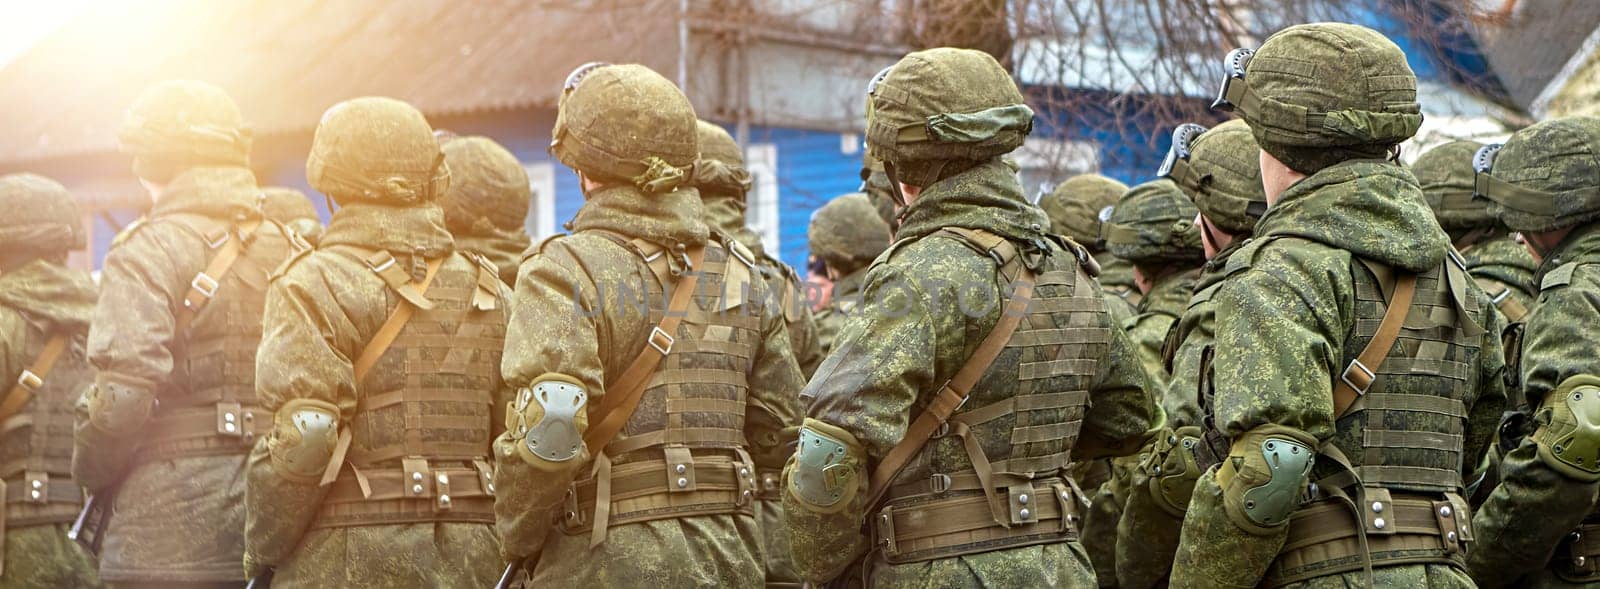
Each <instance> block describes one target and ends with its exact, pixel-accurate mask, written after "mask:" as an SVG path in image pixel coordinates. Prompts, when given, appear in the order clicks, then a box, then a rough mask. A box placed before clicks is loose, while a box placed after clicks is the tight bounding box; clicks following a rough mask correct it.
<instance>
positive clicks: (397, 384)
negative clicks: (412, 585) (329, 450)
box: [312, 245, 506, 528]
mask: <svg viewBox="0 0 1600 589" xmlns="http://www.w3.org/2000/svg"><path fill="white" fill-rule="evenodd" d="M329 250H330V251H333V252H336V253H339V254H341V255H347V256H350V257H352V258H355V259H357V260H359V261H360V262H362V263H363V264H365V265H366V266H367V267H368V268H370V269H371V270H372V271H373V272H374V273H375V274H377V277H378V278H379V279H381V280H383V281H384V283H385V284H386V285H387V286H388V287H389V290H388V299H389V301H388V304H387V305H386V308H387V309H388V310H389V311H390V313H391V314H392V313H394V312H395V310H396V309H397V308H398V307H399V305H403V304H411V303H408V302H407V300H408V299H410V298H411V297H414V296H418V295H419V294H420V296H422V297H424V298H426V301H427V303H428V306H430V307H431V308H415V309H414V312H413V314H412V316H411V318H410V319H409V320H408V321H406V322H405V323H404V325H403V326H401V328H400V330H399V332H398V335H396V336H395V337H394V339H393V341H392V343H390V344H389V345H388V347H387V349H384V350H383V353H382V355H381V356H379V357H378V359H377V362H376V364H374V365H373V368H372V369H371V370H370V371H368V372H367V373H366V374H365V376H364V378H362V379H361V380H360V381H359V382H357V383H356V396H357V399H356V410H355V413H354V414H353V415H351V417H350V419H349V420H348V421H346V422H345V423H343V424H341V428H340V429H341V438H340V446H346V445H347V447H348V451H347V452H343V453H340V452H336V453H335V456H334V459H333V460H334V465H333V467H332V468H334V469H337V473H338V474H337V478H336V479H335V480H334V481H333V485H332V489H331V490H330V491H329V493H328V495H327V498H326V499H325V500H324V501H323V505H322V508H321V511H319V512H318V516H317V518H316V520H315V521H314V523H313V524H312V525H313V527H314V528H333V527H349V526H372V525H388V524H405V523H421V522H471V523H484V524H493V523H494V486H493V485H492V484H491V482H490V481H491V479H492V475H493V471H491V470H490V468H489V457H490V455H491V453H492V450H491V447H490V444H491V443H492V442H493V437H494V426H493V424H492V422H493V418H492V414H493V405H494V403H495V395H494V393H495V391H499V390H501V389H502V385H501V381H500V356H501V351H502V350H503V349H504V345H505V335H506V314H505V309H504V304H503V301H502V300H501V292H502V291H501V289H502V288H503V286H502V285H503V283H501V282H500V279H499V277H498V275H497V274H496V272H495V267H494V265H493V264H492V263H489V262H488V261H487V260H486V259H483V258H481V257H478V256H475V255H474V256H470V257H469V256H467V255H464V254H461V255H456V254H452V255H451V256H448V257H446V258H445V259H444V260H443V261H442V262H439V263H438V266H437V267H438V269H437V272H436V273H435V275H434V277H433V280H432V282H431V283H429V284H428V286H427V289H426V291H425V292H420V293H418V292H417V289H416V288H415V287H413V286H409V285H408V283H409V282H410V281H411V280H413V279H415V278H417V275H418V274H421V273H422V272H419V270H420V268H416V267H413V268H410V269H407V268H406V267H405V266H406V265H407V264H405V263H402V262H401V261H399V260H397V259H396V258H395V257H394V256H393V255H392V254H390V253H389V252H387V251H381V250H379V251H368V250H360V249H357V248H354V247H351V246H346V245H339V246H334V247H331V248H329ZM408 257H409V256H408ZM411 261H412V262H420V257H418V258H415V259H412V260H411ZM411 265H412V266H416V265H417V264H411ZM403 289H404V290H403ZM369 312H370V311H369ZM391 316H392V315H391ZM379 339H380V338H376V337H375V338H374V340H373V342H369V343H368V345H369V346H372V345H382V344H381V343H379V342H378V340H379Z"/></svg>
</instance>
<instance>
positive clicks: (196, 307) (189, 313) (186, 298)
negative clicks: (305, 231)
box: [177, 219, 261, 334]
mask: <svg viewBox="0 0 1600 589" xmlns="http://www.w3.org/2000/svg"><path fill="white" fill-rule="evenodd" d="M260 226H261V220H260V219H254V220H250V221H245V222H244V223H240V224H239V225H238V226H237V229H238V231H234V232H224V233H223V234H222V235H220V236H218V237H217V238H216V239H222V240H225V241H223V243H221V244H216V242H215V241H212V238H211V237H205V239H206V240H208V241H210V243H208V244H207V245H211V247H213V248H216V250H217V255H215V256H212V257H211V261H210V262H208V263H207V264H206V268H205V270H201V271H200V273H199V274H196V275H194V278H192V279H190V280H189V290H188V291H186V292H185V293H184V294H183V308H181V309H178V317H177V333H179V334H182V333H183V332H185V331H187V330H188V329H189V323H190V322H193V321H194V316H195V315H198V314H199V313H200V309H203V308H205V306H206V303H209V302H211V299H212V298H213V297H215V296H217V288H218V287H220V286H221V285H222V279H223V278H226V277H227V276H228V270H230V269H232V268H233V263H234V262H237V261H239V254H241V253H244V243H243V242H244V236H246V235H251V234H254V233H255V232H256V229H257V228H258V227H260Z"/></svg>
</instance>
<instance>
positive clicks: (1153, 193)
mask: <svg viewBox="0 0 1600 589" xmlns="http://www.w3.org/2000/svg"><path fill="white" fill-rule="evenodd" d="M1198 212H1199V209H1196V208H1195V206H1194V203H1193V202H1191V201H1190V200H1189V197H1188V196H1187V195H1185V194H1184V193H1183V190H1181V189H1179V188H1178V185H1177V184H1176V183H1174V182H1173V181H1171V180H1168V179H1166V178H1157V179H1155V180H1151V181H1149V182H1145V183H1144V184H1140V185H1138V186H1135V187H1133V189H1131V190H1129V191H1128V193H1127V194H1124V195H1123V196H1122V200H1119V201H1117V206H1116V208H1114V209H1112V212H1111V219H1110V220H1108V221H1106V224H1105V229H1104V236H1105V242H1106V249H1107V250H1110V251H1111V255H1113V256H1116V257H1118V258H1121V259H1124V260H1127V261H1129V262H1133V263H1134V264H1159V263H1163V262H1194V263H1196V264H1198V263H1199V262H1200V261H1202V260H1204V259H1205V250H1204V249H1202V248H1201V247H1200V228H1199V227H1196V226H1195V224H1194V217H1195V214H1196V213H1198Z"/></svg>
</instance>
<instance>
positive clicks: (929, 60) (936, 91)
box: [867, 47, 1033, 186]
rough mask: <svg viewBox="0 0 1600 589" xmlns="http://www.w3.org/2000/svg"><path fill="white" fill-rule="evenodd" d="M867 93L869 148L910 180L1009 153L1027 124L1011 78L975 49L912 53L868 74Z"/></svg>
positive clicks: (1029, 118) (929, 178)
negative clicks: (869, 78) (893, 63)
mask: <svg viewBox="0 0 1600 589" xmlns="http://www.w3.org/2000/svg"><path fill="white" fill-rule="evenodd" d="M867 95H868V98H867V153H868V155H871V156H872V157H875V158H878V159H881V160H883V162H884V163H885V164H886V165H885V168H886V169H887V170H888V172H889V175H890V176H891V177H892V178H893V179H896V180H899V181H901V182H905V183H907V184H911V185H913V186H928V185H931V184H933V183H934V182H937V181H939V180H942V179H944V178H948V177H950V176H952V175H955V174H956V173H958V172H962V171H965V170H967V169H969V168H971V167H973V166H975V165H977V164H980V163H983V162H985V161H988V160H990V159H993V158H996V157H1000V156H1001V155H1004V154H1007V153H1010V152H1011V151H1012V150H1015V149H1016V148H1017V147H1019V146H1021V145H1022V140H1023V139H1024V138H1025V137H1027V136H1028V133H1029V132H1030V131H1032V130H1033V110H1032V109H1029V108H1028V107H1027V105H1025V104H1023V99H1022V92H1021V91H1020V90H1018V89H1017V84H1016V82H1015V81H1013V80H1012V79H1011V75H1010V74H1008V73H1006V70H1005V68H1003V67H1001V66H1000V62H998V61H995V59H994V57H992V56H990V55H989V54H987V53H983V52H981V51H974V50H971V49H953V48H948V47H946V48H939V49H929V50H926V51H918V52H915V53H912V54H910V55H907V56H905V58H903V59H901V60H900V62H899V63H896V64H895V65H894V66H892V67H890V68H889V69H886V70H884V71H882V72H879V73H878V75H877V76H875V77H873V80H872V83H871V84H869V85H868V87H867Z"/></svg>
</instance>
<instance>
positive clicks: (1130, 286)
mask: <svg viewBox="0 0 1600 589" xmlns="http://www.w3.org/2000/svg"><path fill="white" fill-rule="evenodd" d="M1127 192H1128V185H1126V184H1123V183H1121V182H1118V181H1116V180H1112V179H1111V178H1107V177H1105V176H1101V175H1099V174H1079V175H1077V176H1073V177H1071V178H1068V179H1067V181H1066V182H1062V183H1060V184H1057V185H1056V187H1055V190H1052V191H1050V194H1046V195H1044V197H1043V198H1040V199H1039V208H1041V209H1044V212H1045V214H1046V215H1049V216H1050V231H1051V232H1052V233H1055V234H1057V235H1065V236H1067V237H1070V238H1072V240H1073V241H1076V242H1078V243H1079V244H1081V245H1083V246H1084V247H1087V248H1089V251H1090V252H1092V253H1094V257H1095V262H1096V263H1098V264H1099V265H1100V278H1099V280H1100V286H1101V287H1102V288H1104V289H1105V291H1106V294H1107V295H1109V296H1111V297H1114V298H1111V299H1107V300H1108V301H1109V302H1110V303H1109V304H1110V307H1111V316H1112V317H1113V318H1114V319H1116V321H1117V322H1119V323H1121V322H1123V321H1127V320H1128V319H1129V318H1131V317H1133V316H1134V315H1137V314H1138V312H1137V311H1135V310H1134V305H1137V304H1139V290H1138V288H1136V287H1135V286H1134V283H1133V266H1132V265H1131V264H1129V263H1127V262H1126V261H1124V260H1119V259H1117V258H1116V256H1113V255H1111V253H1110V252H1107V251H1106V249H1105V241H1103V240H1102V239H1101V235H1100V231H1101V226H1102V225H1104V224H1105V222H1106V220H1107V219H1110V218H1111V210H1112V209H1113V208H1115V207H1116V204H1117V199H1118V198H1121V197H1122V195H1123V194H1125V193H1127Z"/></svg>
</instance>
